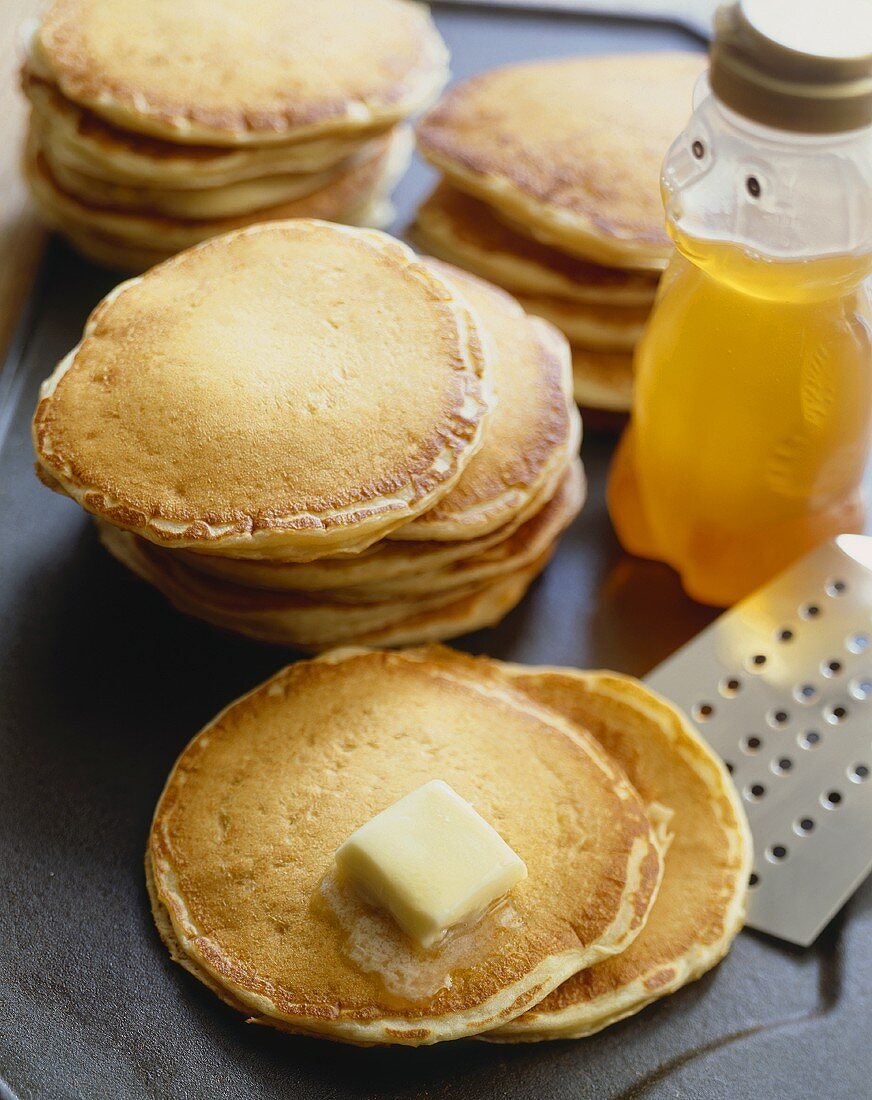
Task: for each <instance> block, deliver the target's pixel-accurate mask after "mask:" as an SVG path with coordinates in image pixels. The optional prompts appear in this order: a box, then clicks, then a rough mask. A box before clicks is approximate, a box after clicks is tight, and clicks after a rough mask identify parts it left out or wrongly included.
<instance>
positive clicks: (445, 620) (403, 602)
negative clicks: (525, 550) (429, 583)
mask: <svg viewBox="0 0 872 1100" xmlns="http://www.w3.org/2000/svg"><path fill="white" fill-rule="evenodd" d="M100 538H101V540H102V542H103V544H104V546H105V547H106V549H107V550H109V552H110V553H111V554H112V555H113V556H114V557H115V558H117V559H118V561H120V562H121V563H122V564H123V565H125V566H126V567H127V568H128V569H130V570H131V572H133V573H135V574H136V575H137V576H139V577H141V578H142V579H143V580H145V581H148V583H149V584H151V585H152V586H153V587H154V588H156V589H157V590H158V591H159V592H160V593H161V594H162V595H163V596H165V597H166V598H167V599H168V600H169V601H170V603H171V604H172V605H173V607H175V609H176V610H177V611H180V612H181V613H182V614H184V615H191V616H192V617H193V618H196V619H202V620H203V621H204V622H208V623H211V624H212V625H213V626H217V627H220V628H221V629H223V630H228V631H233V632H234V633H236V634H244V635H245V636H246V637H248V638H254V639H256V640H257V641H260V642H270V643H271V644H273V645H283V646H289V647H291V648H292V649H296V650H299V651H300V652H303V653H321V652H323V651H324V650H327V649H332V648H333V647H334V646H337V645H379V646H395V645H421V644H423V643H424V642H435V641H444V640H446V639H448V638H456V637H458V636H459V635H461V634H466V633H469V632H471V631H473V630H479V629H481V628H482V627H485V626H492V625H494V624H495V623H497V622H499V620H500V619H502V618H503V616H505V615H506V614H507V613H508V612H509V611H510V610H511V609H512V608H513V607H514V606H515V605H516V604H517V603H519V602H520V600H521V599H522V598H523V596H524V593H525V592H526V591H527V589H528V587H529V586H530V584H531V583H532V582H533V581H534V580H535V579H536V577H537V576H538V575H539V573H541V572H542V570H543V569H544V568H545V566H546V565H547V564H548V561H549V559H550V558H551V555H552V553H553V552H554V548H555V544H553V543H552V544H551V545H549V546H547V547H546V549H545V550H544V551H543V552H542V553H541V554H540V555H539V556H538V557H537V558H536V559H535V560H534V561H532V562H529V563H528V564H526V565H523V566H519V567H518V568H516V569H513V570H511V571H508V570H503V571H502V572H499V573H498V574H497V575H496V576H495V577H494V578H492V579H491V580H487V581H483V582H482V583H480V584H478V585H472V584H467V585H463V586H461V587H458V588H454V589H451V590H449V591H438V592H434V593H427V594H424V595H422V594H420V593H416V594H414V595H410V596H408V595H407V596H406V597H404V598H401V599H383V600H378V601H370V602H368V603H360V602H357V603H355V602H350V601H348V600H347V599H342V600H331V599H330V598H329V597H328V596H327V595H326V594H325V593H317V594H313V595H306V594H303V593H295V592H293V591H283V592H271V591H267V590H265V589H255V588H246V587H241V586H239V587H234V586H231V585H230V584H227V583H223V582H218V581H216V580H215V579H214V578H213V577H210V576H209V575H208V574H206V573H198V572H196V571H195V570H191V569H187V568H186V567H185V566H183V565H182V564H181V563H180V562H179V561H178V560H177V557H176V555H175V554H172V553H171V554H169V555H165V552H164V554H163V555H161V556H159V555H160V554H161V552H160V551H157V550H155V548H154V547H153V546H152V545H151V544H150V543H148V542H146V541H145V539H139V538H137V537H136V536H135V535H133V534H131V533H130V532H129V531H121V530H119V529H118V528H116V527H112V526H111V525H110V524H100ZM164 555H165V556H164Z"/></svg>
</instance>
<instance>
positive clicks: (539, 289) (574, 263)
mask: <svg viewBox="0 0 872 1100" xmlns="http://www.w3.org/2000/svg"><path fill="white" fill-rule="evenodd" d="M409 236H410V238H411V240H412V242H413V243H414V244H416V245H418V246H420V247H421V248H422V249H423V250H424V251H425V252H429V253H430V254H431V255H432V256H437V257H438V258H439V259H441V260H446V261H447V262H448V263H453V264H456V265H457V266H458V267H462V268H465V269H466V270H467V271H472V272H473V273H474V274H476V275H480V276H482V277H483V278H485V279H491V280H492V281H493V282H495V283H496V284H497V285H498V286H502V287H505V288H506V290H508V291H510V292H511V293H513V294H518V295H522V294H525V295H532V296H542V295H549V296H554V297H559V298H566V299H569V300H570V301H578V302H585V303H591V304H597V305H605V306H618V305H620V306H628V307H633V306H648V305H650V304H651V303H652V302H653V301H654V295H655V293H656V291H657V275H656V274H655V273H652V272H648V271H629V270H627V269H624V268H618V267H604V266H602V265H600V264H595V263H592V262H590V261H589V260H584V259H581V258H580V257H578V256H573V255H570V254H569V253H568V252H561V251H560V249H557V248H551V247H549V246H548V245H546V244H542V243H541V241H537V240H535V239H534V238H533V237H531V236H529V235H525V234H522V233H520V232H516V231H515V230H514V229H510V228H509V226H508V225H507V224H506V223H505V222H504V221H501V220H500V219H499V218H498V217H497V216H496V215H495V214H494V212H493V210H492V209H491V207H489V206H488V205H487V203H485V202H482V201H481V200H480V199H476V198H473V196H472V195H467V194H464V192H463V191H458V190H457V188H456V187H452V186H451V185H450V184H448V183H445V182H442V183H440V184H439V185H438V187H437V188H436V189H435V191H434V192H433V193H432V194H431V195H430V197H429V198H428V199H427V200H426V201H425V202H424V203H423V204H422V205H421V206H420V207H419V208H418V212H417V214H416V215H415V221H414V223H413V225H412V227H411V230H410V233H409Z"/></svg>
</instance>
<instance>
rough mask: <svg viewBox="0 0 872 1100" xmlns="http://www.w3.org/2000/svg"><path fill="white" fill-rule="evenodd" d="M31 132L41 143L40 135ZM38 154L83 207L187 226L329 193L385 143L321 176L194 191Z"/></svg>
mask: <svg viewBox="0 0 872 1100" xmlns="http://www.w3.org/2000/svg"><path fill="white" fill-rule="evenodd" d="M33 132H34V134H35V135H36V138H37V141H40V135H39V130H38V129H36V130H34V131H33ZM40 152H41V154H42V156H43V157H44V158H45V162H46V165H47V166H48V170H49V172H50V173H51V176H52V179H54V181H55V183H56V184H57V186H58V188H59V189H60V190H62V191H64V192H65V193H66V194H67V195H70V196H71V197H72V198H73V199H77V200H78V201H79V202H81V203H84V204H85V205H86V206H96V207H103V208H105V209H109V210H117V211H119V212H120V213H123V214H132V215H134V216H137V215H143V214H144V215H146V216H148V215H151V214H154V215H157V216H158V217H168V218H180V219H182V220H186V221H187V220H191V221H209V220H213V219H215V218H233V217H241V216H245V215H249V214H251V213H252V211H256V210H263V209H264V207H269V206H277V205H279V204H281V203H286V202H294V201H296V200H300V199H305V198H306V197H307V196H309V195H311V194H313V193H314V192H316V191H320V190H323V188H325V187H329V186H330V184H331V183H333V182H334V181H335V180H337V179H340V178H341V177H342V176H343V175H344V174H346V173H347V172H348V171H349V170H351V169H352V168H353V166H354V165H355V164H358V163H365V162H366V161H367V160H368V159H369V158H370V157H372V156H373V155H377V154H378V153H383V152H384V139H381V138H380V139H377V141H376V145H375V149H374V150H370V149H368V148H367V147H366V146H364V147H363V148H362V149H361V150H360V151H359V152H358V154H357V156H356V158H352V159H350V160H347V161H345V162H340V163H339V164H338V165H335V166H333V167H332V168H327V169H324V170H323V171H320V172H309V173H302V174H301V173H284V174H274V175H270V176H264V177H262V178H260V179H247V180H241V181H239V182H237V183H229V184H219V185H218V186H216V187H201V188H199V189H198V190H196V191H194V190H191V189H190V188H181V189H175V190H172V189H170V188H153V187H136V186H130V185H129V184H118V183H112V182H107V181H105V180H102V179H100V178H99V177H97V176H94V175H88V174H86V173H84V172H80V171H79V170H78V169H76V168H70V167H68V166H67V165H66V163H65V162H64V161H63V160H60V159H58V158H57V157H55V155H54V152H53V150H52V148H51V146H50V145H47V144H46V143H45V142H44V141H41V144H40Z"/></svg>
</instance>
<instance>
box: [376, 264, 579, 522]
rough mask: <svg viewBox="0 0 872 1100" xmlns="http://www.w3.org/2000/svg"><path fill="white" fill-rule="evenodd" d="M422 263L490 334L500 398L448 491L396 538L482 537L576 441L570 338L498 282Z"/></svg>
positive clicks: (547, 476) (544, 479)
mask: <svg viewBox="0 0 872 1100" xmlns="http://www.w3.org/2000/svg"><path fill="white" fill-rule="evenodd" d="M423 263H425V264H426V266H427V267H429V268H430V269H431V270H433V271H435V272H436V273H437V274H438V275H440V276H441V277H442V278H444V279H446V280H447V281H448V282H449V283H451V284H452V285H453V286H455V287H456V288H457V290H458V291H459V293H461V294H462V295H463V296H464V298H465V299H466V300H467V302H468V303H469V305H470V307H471V308H472V310H473V312H474V314H475V316H476V317H477V318H478V320H479V322H480V323H481V329H482V332H483V333H485V334H486V336H487V337H488V338H489V339H490V341H491V349H490V350H491V352H492V355H491V360H490V366H491V371H490V373H489V378H490V382H491V386H492V388H493V393H494V397H495V401H494V408H493V410H492V412H491V414H490V416H489V417H488V420H487V424H486V425H485V430H484V434H483V437H482V445H481V448H480V449H479V451H478V452H477V454H476V455H475V456H474V457H473V458H472V459H471V460H470V462H469V465H468V466H467V467H466V469H465V470H464V471H463V473H462V474H461V475H460V479H459V480H458V482H457V484H456V485H455V486H454V488H453V489H452V490H451V492H450V493H447V494H446V495H445V496H444V497H443V498H442V499H441V500H440V501H439V502H438V504H436V505H435V506H434V507H433V508H431V509H430V510H429V511H427V512H425V513H424V515H422V516H419V517H418V518H417V519H415V520H413V521H412V522H411V523H409V524H406V525H405V526H403V527H398V528H397V529H396V530H395V531H393V532H392V534H391V538H393V539H399V540H420V541H428V540H431V539H435V540H439V539H471V538H479V537H481V536H482V535H487V534H489V533H490V532H491V531H495V530H496V529H497V528H498V527H502V526H503V525H504V524H506V523H507V522H509V521H510V520H511V519H512V517H513V516H515V515H517V514H518V513H519V512H520V511H521V510H522V509H524V507H525V506H526V505H527V503H528V502H529V501H530V500H531V499H532V498H533V497H535V496H536V495H537V494H538V493H539V492H540V490H541V489H542V487H543V486H544V485H545V484H547V483H548V481H549V480H551V479H553V475H554V473H555V471H556V470H558V469H560V468H563V467H565V465H566V463H567V454H568V452H569V449H570V448H572V449H573V450H577V449H578V443H579V437H580V434H581V428H580V425H579V423H578V412H577V410H576V409H575V405H574V401H573V396H572V364H571V361H570V353H569V346H568V345H567V343H566V340H565V339H564V338H563V336H561V334H560V333H559V332H558V331H557V330H556V329H555V328H554V327H553V326H551V325H549V324H548V322H547V321H542V320H540V319H539V318H534V317H528V316H527V315H526V314H525V313H524V310H523V309H522V308H521V307H520V305H518V303H517V302H516V301H515V299H514V298H512V297H511V296H510V295H508V294H506V293H505V292H504V291H502V290H499V289H498V288H497V287H495V286H491V285H490V284H489V283H486V282H483V281H482V280H481V279H478V278H476V276H474V275H469V274H467V273H466V272H465V271H461V270H460V269H459V268H456V267H451V266H450V265H449V264H444V263H440V262H439V261H438V260H429V259H425V260H424V261H423Z"/></svg>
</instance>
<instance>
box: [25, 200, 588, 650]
mask: <svg viewBox="0 0 872 1100" xmlns="http://www.w3.org/2000/svg"><path fill="white" fill-rule="evenodd" d="M580 430H581V429H580V421H579V417H578V413H577V410H576V409H575V407H574V405H573V403H572V378H571V365H570V357H569V349H568V346H567V344H566V341H565V340H564V338H563V336H562V335H561V334H560V333H559V332H558V331H557V330H556V329H554V328H553V327H552V326H551V325H549V324H548V323H547V322H545V321H543V320H541V319H540V318H531V317H528V316H527V315H526V314H525V313H524V311H523V310H522V309H521V307H520V306H519V305H518V304H517V302H515V301H514V299H512V298H511V297H510V296H509V295H507V294H506V293H505V292H504V291H501V290H498V289H497V288H495V287H492V286H490V285H489V284H486V283H484V282H483V281H481V280H479V279H478V278H476V277H474V276H471V275H468V274H466V273H464V272H461V271H458V270H457V269H454V268H449V267H448V266H447V265H444V264H441V263H439V262H438V261H435V260H434V261H425V262H421V261H419V260H418V259H417V257H416V256H415V254H414V253H413V252H412V251H411V249H409V248H407V247H406V246H405V245H402V244H400V243H399V242H398V241H395V240H394V239H393V238H391V237H389V236H387V235H385V234H383V233H380V232H379V231H377V230H365V229H353V228H350V227H346V226H337V225H332V224H328V223H325V222H318V221H312V220H305V219H301V220H295V221H288V222H275V223H266V224H262V225H258V226H252V227H249V228H247V229H243V230H237V231H236V232H235V233H231V234H227V235H225V236H223V237H215V238H212V239H211V240H209V241H207V242H205V243H204V244H202V245H199V246H197V247H195V248H193V249H190V250H188V251H187V252H184V253H180V254H179V255H177V256H175V257H173V258H172V259H171V260H168V261H167V262H166V263H164V264H162V265H159V266H158V267H156V268H153V269H152V270H150V271H149V272H147V273H146V274H145V275H143V276H140V277H138V278H135V279H132V280H131V281H129V282H127V283H124V284H122V285H121V286H119V287H117V288H116V289H115V290H114V291H112V293H110V294H109V296H108V297H107V298H106V299H105V300H104V301H103V302H102V303H101V304H100V305H98V306H97V308H96V309H95V310H94V312H93V314H92V315H91V317H90V319H89V321H88V323H87V326H86V329H85V334H84V337H83V339H82V341H81V343H80V344H79V345H78V346H77V347H76V348H75V349H73V351H72V352H70V354H69V355H68V356H67V357H66V358H65V359H64V360H63V361H62V362H61V363H60V364H59V366H58V368H57V369H56V371H55V372H54V374H53V375H52V376H51V378H50V379H48V381H47V382H46V383H45V384H44V385H43V389H42V395H41V400H40V403H39V407H38V409H37V413H36V417H35V421H34V445H35V449H36V452H37V457H38V467H37V469H38V472H39V474H40V477H41V478H42V479H43V480H44V481H45V482H46V483H47V484H49V485H50V486H51V487H52V488H55V489H57V490H59V491H60V492H63V493H65V494H67V495H68V496H70V497H72V498H73V499H74V500H76V501H78V502H79V503H80V504H81V505H82V506H83V507H84V508H85V509H86V510H87V511H89V512H91V513H93V514H94V515H95V516H96V517H98V520H99V522H100V527H101V533H102V538H103V541H104V542H105V544H106V546H107V547H108V548H109V550H110V551H111V552H112V553H113V554H114V555H115V556H116V557H118V558H119V559H120V560H121V561H123V562H124V563H125V564H126V565H128V566H129V567H130V568H131V569H133V570H134V571H135V572H136V573H138V574H140V575H141V576H142V577H144V578H145V579H147V580H148V581H150V582H151V583H152V584H154V585H155V586H156V587H157V588H158V589H160V590H161V591H162V592H163V593H164V594H165V595H166V596H168V597H169V599H170V600H171V601H172V602H173V603H174V604H175V605H176V606H177V607H178V608H180V609H181V610H183V611H185V612H187V613H190V614H192V615H196V616H199V617H200V618H203V619H206V620H208V621H210V622H213V623H215V624H217V625H219V626H222V627H226V628H228V629H231V630H237V631H240V632H242V633H244V634H247V635H250V636H253V637H256V638H260V639H264V640H267V641H273V642H278V643H283V644H288V645H293V646H296V647H299V648H303V649H309V650H319V649H322V648H324V647H327V646H330V645H335V644H339V643H342V642H351V641H362V640H365V641H366V642H367V643H373V644H399V643H405V642H411V641H417V640H433V639H437V638H445V637H450V636H454V635H458V634H461V633H464V632H466V631H469V630H473V629H476V628H478V627H481V626H485V625H489V624H491V623H493V622H495V621H497V620H498V619H499V618H501V617H502V616H503V615H504V614H505V613H506V612H507V611H508V610H509V609H510V608H511V607H513V606H514V605H515V604H516V603H517V602H518V601H519V600H520V598H521V597H522V595H523V593H524V591H525V590H526V588H527V586H528V585H529V584H530V582H531V581H532V580H533V578H534V577H535V576H536V575H537V574H538V573H539V571H540V570H541V569H542V568H543V567H544V566H545V564H546V562H547V561H548V558H549V556H550V555H551V553H552V551H553V549H554V546H555V543H556V540H557V538H558V537H559V535H560V533H561V532H562V531H563V529H564V528H565V527H566V526H567V525H568V524H569V523H570V522H571V521H572V520H573V519H574V517H575V516H576V515H577V513H578V512H579V510H580V508H581V506H582V503H583V500H584V491H585V487H584V478H583V473H582V468H581V464H580V462H579V459H578V444H579V437H580Z"/></svg>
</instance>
